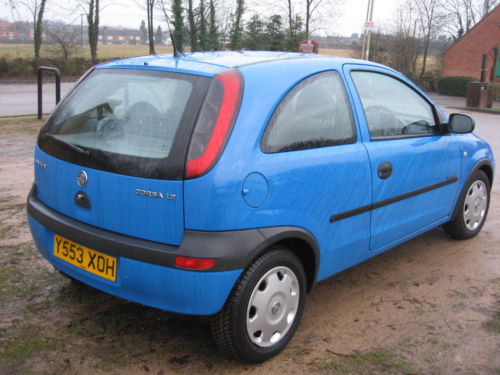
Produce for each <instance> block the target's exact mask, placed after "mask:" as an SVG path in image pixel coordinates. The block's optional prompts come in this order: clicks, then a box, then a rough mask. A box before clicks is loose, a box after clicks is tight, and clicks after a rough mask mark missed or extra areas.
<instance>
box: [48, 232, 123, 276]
mask: <svg viewBox="0 0 500 375" xmlns="http://www.w3.org/2000/svg"><path fill="white" fill-rule="evenodd" d="M54 256H56V257H58V258H59V259H62V260H64V261H66V262H68V263H70V264H72V265H74V266H76V267H78V268H81V269H82V270H85V271H87V272H90V273H92V274H94V275H97V276H100V277H103V278H105V279H107V280H111V281H115V280H116V264H117V263H118V262H117V259H116V258H114V257H110V256H109V255H106V254H103V253H100V252H99V251H95V250H92V249H89V248H88V247H84V246H82V245H78V244H77V243H74V242H73V241H70V240H68V239H66V238H64V237H61V236H59V235H57V234H56V235H55V236H54Z"/></svg>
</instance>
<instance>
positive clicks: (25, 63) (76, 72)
mask: <svg viewBox="0 0 500 375" xmlns="http://www.w3.org/2000/svg"><path fill="white" fill-rule="evenodd" d="M107 60H110V59H107ZM107 60H100V61H99V63H100V62H104V61H107ZM39 65H46V66H55V67H56V68H59V70H60V71H61V75H62V76H72V77H78V76H81V75H82V74H83V73H85V72H86V71H87V70H88V69H90V68H91V67H92V61H91V60H90V59H86V58H82V57H74V58H70V59H68V60H67V61H66V62H65V63H64V62H62V61H61V59H58V58H46V57H42V58H40V62H39ZM34 75H35V69H34V67H33V60H32V59H24V58H16V59H5V58H3V57H2V58H0V77H29V76H32V77H33V76H34Z"/></svg>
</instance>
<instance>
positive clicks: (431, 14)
mask: <svg viewBox="0 0 500 375" xmlns="http://www.w3.org/2000/svg"><path fill="white" fill-rule="evenodd" d="M414 4H415V6H416V9H417V13H418V22H419V25H420V30H421V33H422V36H423V51H422V52H423V56H422V69H421V71H420V79H422V77H423V76H424V74H425V68H426V65H427V56H428V54H429V45H430V42H431V39H432V38H433V37H434V36H435V35H436V33H437V32H438V31H439V30H441V28H442V27H443V24H444V21H445V14H444V12H443V9H444V8H443V4H442V0H414Z"/></svg>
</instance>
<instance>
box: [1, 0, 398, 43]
mask: <svg viewBox="0 0 500 375" xmlns="http://www.w3.org/2000/svg"><path fill="white" fill-rule="evenodd" d="M231 1H232V2H235V1H234V0H231ZM345 1H346V3H345V5H344V7H343V8H344V10H343V12H342V15H341V16H340V17H338V18H337V19H336V20H335V21H334V22H328V20H325V21H324V22H323V24H322V25H321V34H328V35H333V34H336V35H346V36H348V35H351V34H352V33H360V32H362V28H363V23H364V21H365V18H366V8H367V5H368V0H345ZM6 2H7V1H6V0H0V17H1V18H7V19H8V20H12V12H11V11H10V8H9V7H8V6H7V5H6ZM195 2H196V0H195ZM398 2H399V0H375V6H374V17H373V18H374V21H375V24H376V25H377V26H378V25H380V26H382V25H384V24H385V23H386V21H387V19H388V18H390V17H391V16H392V14H393V8H394V7H395V6H396V4H397V3H398ZM48 3H49V4H50V5H51V6H50V10H49V12H48V14H47V16H48V17H49V18H51V19H63V20H66V21H67V22H73V23H75V24H80V16H79V13H82V12H79V11H76V12H75V11H74V9H70V8H69V9H65V7H67V5H66V4H68V0H48ZM224 3H225V4H227V3H228V1H227V0H225V1H224ZM108 4H110V3H109V2H108ZM247 12H249V13H251V12H252V9H251V7H250V6H249V7H248V9H247ZM23 18H24V19H27V18H28V15H26V14H25V15H24V17H23ZM325 18H326V19H328V18H327V17H325ZM142 19H146V11H145V10H143V9H141V8H140V7H138V6H137V5H136V4H135V2H134V0H121V1H116V2H114V3H111V4H110V5H107V6H106V7H105V8H104V9H103V10H102V11H101V22H100V23H101V25H109V26H125V27H131V28H138V27H139V25H140V23H141V20H142ZM161 21H162V18H161V17H160V12H158V20H157V24H160V25H164V23H163V22H161ZM83 22H84V23H85V19H84V20H83ZM158 22H159V23H158ZM163 27H164V26H163Z"/></svg>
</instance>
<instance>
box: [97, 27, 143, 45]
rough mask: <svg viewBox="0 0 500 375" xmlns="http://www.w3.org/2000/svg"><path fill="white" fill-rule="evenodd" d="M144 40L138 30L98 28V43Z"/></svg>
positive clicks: (132, 42) (129, 42) (137, 41)
mask: <svg viewBox="0 0 500 375" xmlns="http://www.w3.org/2000/svg"><path fill="white" fill-rule="evenodd" d="M144 42H145V40H144V37H143V36H142V33H141V32H140V31H139V30H131V29H122V28H120V29H118V28H110V27H103V28H101V29H100V30H99V44H125V43H128V44H143V43H144Z"/></svg>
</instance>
